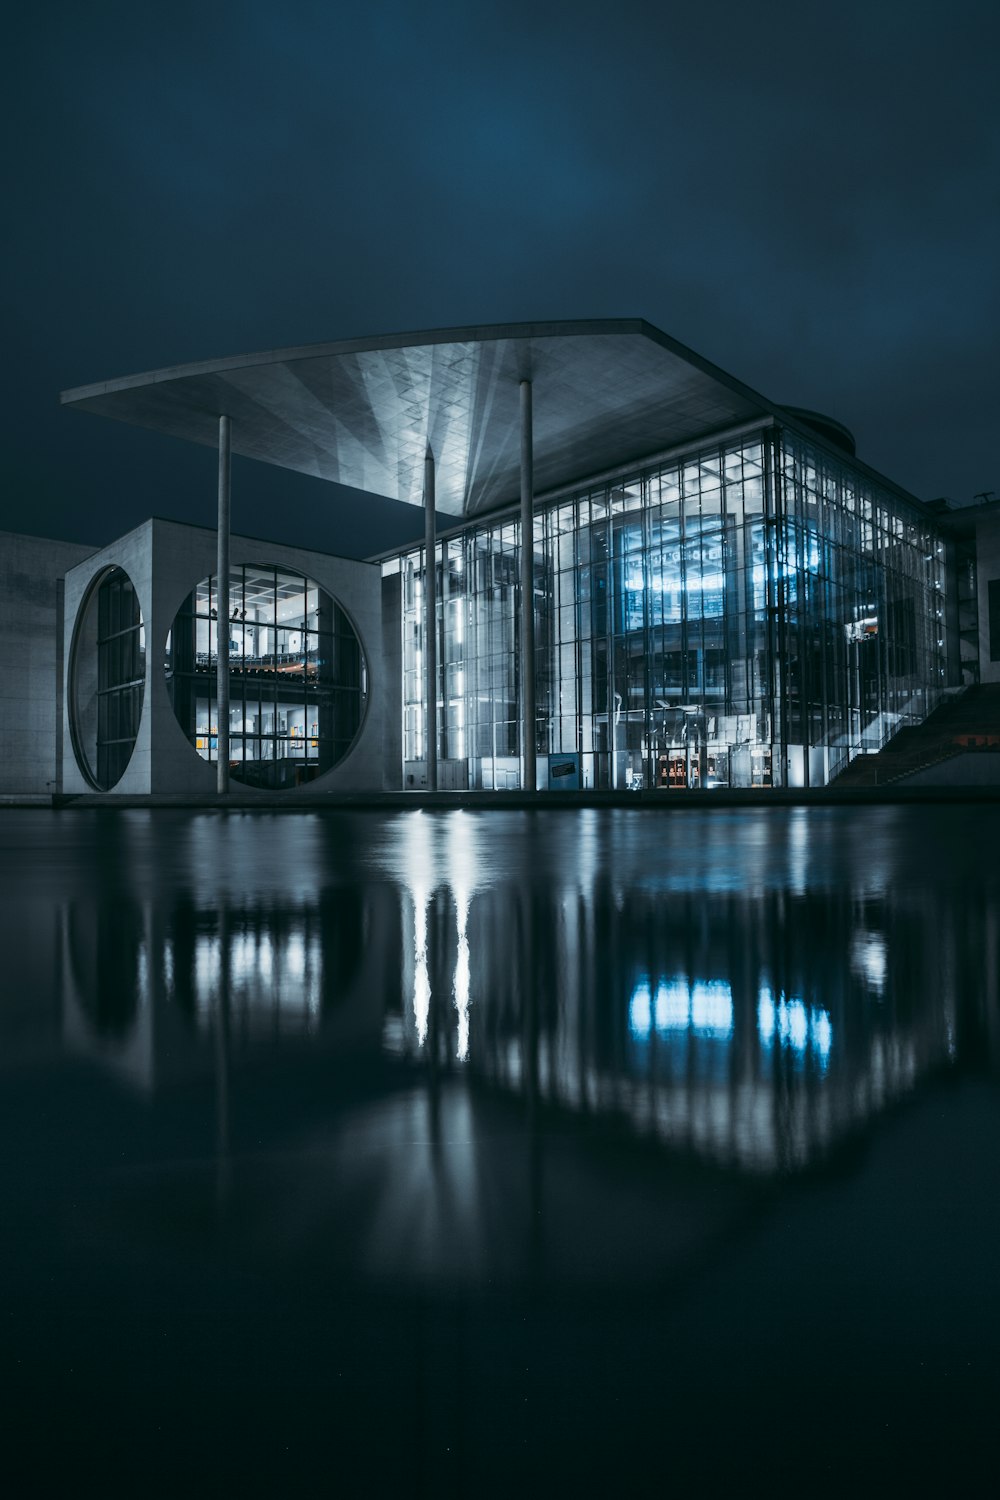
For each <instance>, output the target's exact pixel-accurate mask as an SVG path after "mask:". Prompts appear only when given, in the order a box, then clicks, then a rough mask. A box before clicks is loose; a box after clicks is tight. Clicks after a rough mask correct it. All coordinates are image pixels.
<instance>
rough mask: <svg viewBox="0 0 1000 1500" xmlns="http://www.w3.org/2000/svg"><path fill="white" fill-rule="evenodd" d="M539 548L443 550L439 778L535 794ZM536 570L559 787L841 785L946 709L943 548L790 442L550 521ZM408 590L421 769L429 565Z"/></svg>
mask: <svg viewBox="0 0 1000 1500" xmlns="http://www.w3.org/2000/svg"><path fill="white" fill-rule="evenodd" d="M519 547H520V527H519V523H518V522H517V521H515V520H510V519H503V520H500V521H498V522H496V523H492V524H491V523H481V524H479V525H476V526H474V527H470V528H469V529H467V530H466V531H465V532H463V533H462V534H461V535H459V536H456V537H452V538H450V539H448V540H446V541H445V542H444V543H442V544H440V545H439V549H438V553H439V555H438V562H437V566H438V574H439V577H438V601H439V602H438V619H437V630H438V660H439V663H440V678H439V682H438V691H437V700H438V701H437V728H436V732H437V734H438V754H439V757H441V758H442V759H444V760H448V759H451V760H454V761H456V762H461V763H463V776H464V777H465V778H466V779H465V780H464V781H463V783H462V784H467V785H469V786H470V787H474V788H483V789H488V788H498V789H499V788H504V787H516V786H518V785H520V775H521V771H520V767H521V758H520V757H521V746H520V735H519V722H518V701H519V696H520V682H519V656H518V650H519V634H520V632H519V617H518V599H519V586H518V576H519V562H518V559H519ZM534 556H535V633H536V652H537V655H536V702H537V723H536V740H535V745H534V747H533V749H534V751H535V754H536V755H537V756H538V757H539V767H540V775H539V785H540V786H546V785H548V786H550V787H553V788H555V787H564V788H566V789H567V790H569V789H573V788H577V787H594V788H618V789H621V790H630V789H631V790H639V789H642V788H659V789H662V790H664V791H669V790H671V789H674V788H711V787H718V786H733V787H769V786H773V785H774V786H776V785H785V784H788V785H823V784H825V783H826V782H827V781H828V780H830V779H831V778H832V777H833V776H834V775H836V774H837V772H838V771H839V770H840V769H842V768H843V766H844V765H846V764H847V762H848V761H849V760H850V759H851V758H852V757H853V756H854V755H857V754H859V753H861V752H863V751H867V750H876V749H878V748H879V747H880V745H881V744H883V743H884V742H885V740H886V739H888V738H889V737H890V736H891V735H892V734H893V733H894V732H895V731H896V729H898V728H900V727H901V726H902V725H903V724H906V723H916V722H919V721H920V720H921V719H923V718H924V717H925V716H926V714H927V713H928V712H929V711H930V709H931V708H932V707H933V706H934V703H935V702H936V701H937V698H938V696H939V694H940V691H941V689H942V688H943V687H944V681H945V675H944V674H945V658H944V628H943V627H944V597H943V590H944V550H943V545H942V543H941V541H940V539H939V538H937V537H936V535H935V534H934V532H933V530H932V528H931V526H930V523H929V522H928V521H927V520H926V519H925V518H923V517H922V516H920V515H918V513H917V512H916V511H915V510H913V509H911V508H910V507H909V506H908V505H907V504H906V502H905V501H904V500H903V499H902V498H901V497H897V496H895V495H893V494H892V493H891V492H888V491H884V490H881V489H879V488H878V487H877V486H874V485H873V484H872V483H870V482H869V481H868V480H867V478H862V476H861V475H860V474H859V473H858V471H857V470H856V469H854V468H852V467H851V466H850V464H849V463H847V462H841V461H839V460H838V459H836V458H834V457H833V456H832V455H830V454H828V453H827V452H825V451H824V450H821V449H820V448H818V447H816V446H814V445H812V444H810V443H808V442H807V441H804V440H802V439H801V438H799V437H798V436H794V435H792V434H790V433H788V432H787V431H785V432H781V433H779V432H777V431H768V432H765V433H761V434H758V435H754V436H753V437H751V438H746V439H743V440H742V441H739V442H733V443H729V444H724V445H721V446H715V447H712V448H708V449H706V450H705V451H704V452H701V453H698V454H695V455H689V456H685V457H684V459H683V460H682V461H679V462H677V463H674V464H664V465H661V466H659V467H657V468H656V469H654V470H652V471H650V472H646V473H639V474H636V476H635V477H634V478H632V479H630V480H628V481H623V482H620V483H616V484H613V485H602V486H600V487H596V488H594V489H592V490H590V491H589V492H582V493H580V494H579V495H577V496H575V497H573V498H572V499H568V500H565V501H562V502H560V503H559V504H556V505H553V506H550V507H548V508H543V509H540V510H539V512H538V513H537V515H536V517H535V536H534ZM391 566H392V567H393V568H395V567H397V566H398V567H400V569H401V571H402V574H403V632H404V641H403V648H404V651H403V659H404V667H403V715H404V759H405V760H406V761H407V762H411V763H416V764H419V763H420V762H422V761H423V759H424V756H425V754H426V729H427V726H426V724H425V722H424V666H423V663H424V654H423V646H424V641H423V632H424V619H423V589H422V580H423V554H422V552H421V551H413V552H410V553H408V554H405V555H404V556H403V557H402V558H401V559H400V561H399V563H396V562H393V564H391ZM451 784H457V783H456V782H454V781H453V782H452V783H451Z"/></svg>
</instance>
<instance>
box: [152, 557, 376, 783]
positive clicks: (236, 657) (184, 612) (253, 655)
mask: <svg viewBox="0 0 1000 1500" xmlns="http://www.w3.org/2000/svg"><path fill="white" fill-rule="evenodd" d="M229 616H230V618H229V629H228V632H227V634H228V638H229V641H228V650H229V771H230V775H231V776H232V777H233V779H234V780H236V781H241V782H243V783H244V784H245V785H247V786H256V787H262V788H265V789H267V790H270V791H285V790H288V789H289V788H291V787H296V786H302V785H304V784H305V783H306V782H308V781H312V780H314V779H315V778H316V777H317V776H322V774H323V773H324V771H329V770H330V768H331V767H332V766H335V765H336V764H337V762H338V761H340V760H343V758H344V756H345V755H346V754H347V752H348V750H349V749H350V748H351V746H352V745H353V743H354V741H355V739H356V738H357V735H358V730H359V729H360V728H361V721H362V718H363V717H364V710H365V702H366V699H367V691H368V687H367V669H366V665H365V659H364V654H363V652H362V650H361V643H360V641H359V640H358V637H357V634H356V632H355V630H354V627H353V626H352V625H351V622H350V620H349V619H348V618H347V616H346V614H345V613H344V611H343V610H342V609H341V607H340V605H339V604H337V603H336V601H335V600H334V599H333V598H331V596H330V595H329V594H327V593H326V592H325V591H324V590H323V589H321V588H320V587H319V586H318V585H317V584H315V583H313V582H312V580H311V579H308V578H305V577H304V576H303V575H302V574H300V573H290V572H287V571H286V570H284V569H281V568H267V567H259V566H256V565H254V566H250V565H247V566H246V567H241V568H234V569H233V570H232V572H231V573H230V575H229ZM218 625H219V621H218V601H217V594H216V580H215V578H214V577H212V578H206V579H204V581H203V582H202V583H200V584H199V585H198V587H197V588H196V589H195V590H194V591H193V592H192V593H190V594H189V595H188V597H187V598H186V599H185V601H184V603H183V604H182V605H181V607H180V609H179V610H178V611H177V615H176V618H175V619H174V622H173V625H172V627H171V630H170V634H169V635H168V636H167V651H166V676H167V690H168V692H169V694H170V701H171V703H172V704H173V708H174V713H175V714H176V716H177V721H178V723H179V724H180V726H181V728H182V729H183V731H184V733H185V735H186V736H187V738H188V739H189V740H190V742H191V744H192V745H193V746H194V748H195V750H196V751H197V752H198V754H199V755H200V756H201V758H202V759H203V760H210V761H215V760H217V759H218V754H219V738H218V735H219V715H218V700H217V697H216V663H217V657H216V652H217V650H218V644H217V642H218Z"/></svg>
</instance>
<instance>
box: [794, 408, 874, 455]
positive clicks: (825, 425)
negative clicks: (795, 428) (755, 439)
mask: <svg viewBox="0 0 1000 1500" xmlns="http://www.w3.org/2000/svg"><path fill="white" fill-rule="evenodd" d="M782 410H783V411H784V412H785V413H786V414H787V415H788V416H790V417H793V418H794V419H795V420H796V421H798V422H799V423H801V424H802V425H804V426H806V427H809V428H810V429H811V430H812V431H813V432H817V433H819V435H820V437H821V438H824V439H825V440H826V441H827V442H828V443H832V444H833V446H834V447H835V448H839V449H840V450H841V451H842V452H843V453H849V454H850V456H851V457H852V458H854V456H855V454H856V453H857V451H858V446H857V444H856V443H855V441H854V433H853V432H852V431H851V429H850V428H849V427H845V426H844V424H843V422H838V421H837V419H836V417H828V416H826V414H825V413H824V412H821V411H810V410H809V409H808V407H805V406H785V407H783V408H782Z"/></svg>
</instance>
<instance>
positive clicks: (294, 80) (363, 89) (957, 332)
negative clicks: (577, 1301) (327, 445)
mask: <svg viewBox="0 0 1000 1500" xmlns="http://www.w3.org/2000/svg"><path fill="white" fill-rule="evenodd" d="M7 24H8V28H9V27H10V23H7ZM998 51H1000V6H997V4H996V0H947V3H946V0H930V3H926V0H864V3H856V0H841V3H839V4H837V5H829V4H813V3H811V0H797V3H784V0H773V3H772V0H757V3H756V4H754V5H748V4H745V3H735V0H700V3H699V4H698V5H697V6H694V5H691V4H687V3H685V4H676V3H674V0H660V3H658V4H645V3H639V0H606V3H602V4H592V3H590V0H569V3H563V0H533V3H524V0H507V3H502V4H501V3H493V0H478V3H472V0H465V3H452V0H423V3H412V0H368V3H366V4H364V5H356V4H348V3H345V0H284V3H282V4H278V3H277V0H267V3H265V0H211V3H208V0H198V3H196V4H187V3H184V0H171V3H169V4H167V3H163V4H160V5H156V4H151V3H148V4H143V3H137V0H128V3H117V0H90V3H88V4H86V5H83V4H70V3H69V0H64V3H60V4H57V3H51V0H50V3H46V0H37V3H35V4H34V5H32V6H24V7H22V8H21V15H20V18H19V19H18V20H17V21H16V22H15V23H14V26H13V29H8V32H7V37H6V49H5V58H4V62H3V64H2V66H3V69H4V71H5V72H6V73H7V74H8V76H7V77H6V78H5V80H4V86H3V108H4V110H5V111H6V112H7V113H8V119H7V120H6V122H5V128H4V145H3V150H4V152H5V155H6V158H7V160H6V174H5V175H6V180H7V191H6V208H7V214H6V215H5V218H6V220H7V224H8V228H7V231H6V234H5V240H4V245H5V249H4V255H5V260H6V274H5V275H4V277H3V279H2V283H0V285H2V296H3V298H4V301H5V304H6V305H5V307H4V324H5V328H6V329H7V338H6V345H7V347H6V357H5V359H4V361H3V378H4V380H5V382H6V385H7V389H6V391H5V392H4V414H5V422H4V426H5V436H4V443H3V449H2V465H3V488H2V504H0V527H2V528H6V529H10V530H24V531H31V532H36V533H39V534H43V535H52V536H63V537H66V538H71V539H75V540H81V541H94V542H102V541H105V540H109V539H110V538H112V537H114V536H115V535H117V534H119V533H120V532H121V531H123V530H125V529H126V528H128V527H130V526H132V525H136V524H138V523H139V522H141V521H142V520H144V519H145V518H146V517H147V516H149V515H150V514H159V515H170V516H174V517H176V518H178V519H185V520H191V521H200V522H203V523H205V524H211V522H212V519H213V514H214V499H215V471H214V458H213V455H212V453H211V452H210V451H209V450H206V449H201V448H191V447H188V446H187V445H185V444H183V443H181V442H178V441H176V440H174V439H169V438H166V437H160V436H158V435H156V434H153V433H148V432H143V431H141V430H139V429H131V428H128V427H125V426H123V425H121V424H118V423H115V422H109V421H106V420H104V419H101V418H97V417H93V416H89V415H86V414H82V413H78V412H69V411H64V410H61V409H60V408H59V406H58V392H59V391H60V389H64V388H67V387H71V386H75V385H81V384H86V383H89V382H91V381H96V380H101V379H106V378H110V377H114V376H119V375H125V374H130V373H133V372H135V371H139V370H148V369H155V368H157V367H159V366H162V365H167V364H171V363H174V362H186V361H189V360H197V359H208V358H212V357H214V356H223V355H227V354H235V353H241V352H248V351H251V350H256V349H267V348H273V347H277V346H282V345H294V344H300V343H311V342H319V341H324V340H332V339H339V338H349V337H352V336H361V335H366V334H376V333H389V332H401V331H403V330H407V329H420V328H432V327H438V326H448V325H462V324H467V323H469V324H471V323H496V322H505V321H522V320H529V319H559V318H600V317H643V318H646V319H648V320H649V321H650V322H652V323H654V324H656V325H657V326H658V327H660V328H662V329H664V330H665V331H666V332H667V333H670V334H672V335H673V336H674V337H675V338H678V339H680V340H681V341H682V342H684V343H686V344H688V345H690V346H691V347H692V348H694V349H696V350H697V351H698V352H699V353H700V354H702V355H704V356H705V357H707V358H708V359H711V360H713V361H714V362H715V363H716V364H718V365H721V366H722V368H723V369H725V370H727V371H729V372H730V373H731V374H733V375H735V376H737V377H738V378H739V379H741V380H743V381H745V382H746V383H747V384H748V385H750V386H752V387H754V388H756V389H757V390H759V391H761V392H762V393H763V394H765V395H766V396H768V397H770V398H771V399H772V400H776V401H783V402H788V403H790V404H794V405H799V406H808V407H813V408H815V409H818V410H821V411H826V412H829V413H830V414H832V415H834V416H836V417H837V418H838V419H839V420H841V421H842V422H844V423H846V424H847V426H848V427H850V428H851V429H852V430H853V432H854V433H855V435H856V437H857V441H858V451H859V454H860V456H861V457H862V458H864V459H865V460H866V461H867V462H868V463H870V464H872V465H873V466H874V467H875V468H877V469H880V470H882V471H883V472H884V473H886V474H888V475H889V476H890V477H892V478H893V479H895V480H896V481H897V482H898V483H900V484H902V485H904V486H906V487H907V488H909V489H911V490H912V491H913V492H914V493H916V494H917V495H920V496H921V497H923V498H928V499H929V498H933V497H934V496H937V495H948V496H951V497H952V498H953V499H954V500H955V501H958V502H960V503H964V502H967V501H969V500H971V498H972V496H973V495H974V494H975V493H976V492H977V491H981V490H998V491H1000V455H998V444H997V430H998V410H1000V357H998V340H997V329H998V323H1000V318H998V312H1000V149H998V147H1000V108H998V106H997V100H996V68H997V57H998ZM233 478H234V495H233V506H234V512H233V523H234V527H235V529H237V530H240V531H244V532H247V533H250V534H254V535H264V536H268V535H276V534H279V535H282V536H287V537H289V539H296V540H302V541H312V543H313V545H316V546H320V547H324V548H328V549H329V550H333V551H338V550H342V551H345V552H349V553H351V552H353V553H355V554H356V555H362V554H364V553H366V552H369V551H372V550H375V549H376V548H377V547H378V546H379V545H380V542H381V541H382V539H383V538H387V539H389V540H392V541H395V540H397V539H399V538H401V537H403V536H404V535H406V534H414V533H415V532H418V531H419V530H420V517H419V515H415V519H414V516H412V515H411V514H410V513H409V512H408V511H406V510H405V508H402V507H397V506H395V505H393V504H392V503H391V502H388V501H386V502H380V501H378V500H374V499H372V498H370V497H366V498H365V499H364V501H363V503H362V505H361V506H358V505H355V504H347V503H345V501H346V500H347V499H348V498H350V497H346V496H345V495H344V492H342V491H338V490H336V489H335V488H334V487H332V486H328V485H324V484H322V483H321V482H319V481H316V480H311V479H307V478H305V477H303V476H298V475H292V474H286V473H283V472H282V471H280V470H277V469H273V468H268V467H265V466H263V465H258V464H253V463H251V462H249V461H247V460H236V461H234V471H233Z"/></svg>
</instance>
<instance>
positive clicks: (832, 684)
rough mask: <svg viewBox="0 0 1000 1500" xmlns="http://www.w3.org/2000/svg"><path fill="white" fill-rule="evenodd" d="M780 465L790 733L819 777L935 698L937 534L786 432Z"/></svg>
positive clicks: (941, 669) (938, 680) (939, 595)
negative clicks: (806, 751) (802, 748)
mask: <svg viewBox="0 0 1000 1500" xmlns="http://www.w3.org/2000/svg"><path fill="white" fill-rule="evenodd" d="M780 469H781V476H782V487H781V501H782V512H783V514H782V526H781V533H782V551H783V556H784V559H785V564H786V568H785V573H786V579H787V581H786V584H785V587H784V590H783V592H784V611H783V625H784V635H785V640H784V648H783V651H782V657H783V660H784V663H785V683H786V688H785V694H784V701H783V709H784V712H785V715H786V722H787V731H786V733H787V739H788V743H789V746H790V747H791V746H806V747H808V752H809V753H808V757H807V759H806V762H805V766H804V779H806V780H807V782H812V783H816V784H820V783H822V782H823V781H825V780H827V779H829V777H831V776H834V775H836V774H837V772H838V771H839V770H840V769H841V768H842V767H843V765H844V764H846V763H847V761H848V760H849V759H851V758H853V756H855V755H857V754H859V753H862V752H865V751H873V750H877V749H879V748H880V747H881V746H882V745H883V744H884V743H885V742H886V741H887V740H888V739H889V738H890V737H891V736H892V735H893V734H895V733H896V731H897V730H898V729H900V728H902V727H904V726H905V725H907V724H916V723H919V722H920V721H921V720H922V719H924V718H926V716H927V714H928V713H929V712H930V711H931V709H932V708H933V707H934V706H935V704H936V703H937V701H938V699H939V697H940V694H941V691H942V689H943V688H944V685H945V670H946V666H945V642H944V618H945V603H944V586H945V580H944V543H943V541H942V539H941V538H940V537H939V536H938V535H937V534H936V533H935V531H934V530H933V528H932V526H931V525H930V524H929V522H928V520H927V519H926V518H925V517H923V516H921V515H919V514H918V513H917V512H916V511H915V510H914V509H913V508H911V507H910V506H908V505H906V504H905V502H903V501H901V500H900V499H899V498H898V497H896V496H895V495H893V494H892V493H891V492H889V491H888V490H885V489H883V488H882V487H880V486H878V485H876V484H873V483H871V482H869V480H868V479H867V476H864V475H862V474H860V473H859V472H858V471H857V470H855V469H852V468H850V467H849V466H848V465H847V464H845V463H840V462H838V461H837V460H836V459H835V458H834V457H832V455H829V454H827V453H826V452H825V451H823V450H822V449H819V448H818V447H814V446H813V445H812V444H810V443H808V442H807V441H805V440H803V439H801V438H799V437H797V436H794V435H792V434H790V433H788V432H786V433H785V434H784V435H783V441H782V448H781V457H780Z"/></svg>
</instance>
